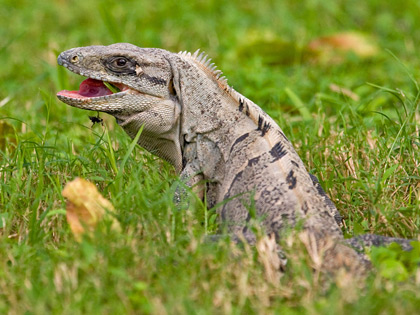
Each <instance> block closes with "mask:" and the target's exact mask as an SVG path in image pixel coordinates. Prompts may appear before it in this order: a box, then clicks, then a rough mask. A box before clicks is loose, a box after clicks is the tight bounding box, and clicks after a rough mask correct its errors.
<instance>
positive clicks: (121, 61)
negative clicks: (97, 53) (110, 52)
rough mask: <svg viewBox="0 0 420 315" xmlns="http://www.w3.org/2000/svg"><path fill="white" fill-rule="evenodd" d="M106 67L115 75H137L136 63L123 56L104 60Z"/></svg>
mask: <svg viewBox="0 0 420 315" xmlns="http://www.w3.org/2000/svg"><path fill="white" fill-rule="evenodd" d="M104 65H105V67H107V68H108V69H109V70H111V71H112V72H115V73H127V74H135V73H136V62H135V61H133V60H131V59H129V58H126V57H123V56H113V57H111V58H108V59H106V60H104Z"/></svg>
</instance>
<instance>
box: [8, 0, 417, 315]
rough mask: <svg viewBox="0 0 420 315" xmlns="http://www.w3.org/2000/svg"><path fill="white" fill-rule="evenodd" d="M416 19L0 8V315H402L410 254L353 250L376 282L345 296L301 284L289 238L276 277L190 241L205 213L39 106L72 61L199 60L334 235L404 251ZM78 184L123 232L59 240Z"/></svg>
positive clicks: (99, 131) (199, 240) (410, 199)
mask: <svg viewBox="0 0 420 315" xmlns="http://www.w3.org/2000/svg"><path fill="white" fill-rule="evenodd" d="M419 21H420V2H418V1H417V0H407V1H403V2H398V3H397V2H395V1H383V0H382V1H380V0H368V1H359V0H356V1H345V0H322V1H321V0H304V1H292V0H278V1H269V0H264V1H249V0H242V1H236V0H235V1H229V2H227V3H223V4H222V3H221V2H220V1H213V0H210V1H177V2H175V1H169V0H168V1H150V0H137V1H111V0H108V1H93V0H84V1H80V0H74V1H70V0H69V1H65V0H60V1H59V0H56V1H42V2H41V1H28V0H13V1H11V0H0V26H1V27H0V56H1V59H2V60H3V62H2V63H0V82H1V87H2V88H1V91H0V313H10V314H23V313H27V314H46V313H53V314H63V313H64V314H79V313H83V314H96V313H98V314H118V313H140V314H143V313H146V314H147V313H153V314H165V313H167V314H185V313H189V314H218V313H227V314H232V313H233V314H239V313H241V314H242V313H244V314H248V313H261V314H270V313H299V314H301V313H310V314H317V313H328V314H354V313H359V314H360V313H363V314H384V313H386V314H388V313H389V314H396V313H398V314H414V313H417V312H418V311H419V309H420V269H419V268H418V264H419V262H420V259H419V256H420V247H416V248H415V249H414V250H413V251H412V252H411V253H403V252H401V251H400V250H399V248H398V247H390V248H381V249H372V250H371V251H368V254H369V255H370V257H371V259H372V261H373V265H374V268H373V270H372V271H371V272H370V273H369V274H368V275H367V276H366V278H365V279H363V280H358V281H353V280H354V279H351V278H350V277H349V276H348V275H346V274H338V275H331V274H325V273H322V272H321V273H319V272H314V271H313V268H312V267H313V261H312V260H311V257H310V255H309V254H308V252H307V251H306V249H305V246H304V245H303V244H302V243H300V242H299V241H298V240H294V239H293V238H288V239H286V240H285V241H284V244H282V246H283V248H284V251H285V253H286V255H287V257H288V265H287V269H286V272H285V273H284V274H282V273H279V272H277V271H276V270H271V269H270V267H269V266H267V265H266V264H264V253H263V252H261V251H259V250H258V249H256V248H254V247H249V246H245V247H244V248H240V247H238V246H235V245H233V244H231V243H229V242H227V241H226V242H224V241H222V242H219V243H207V242H203V238H204V236H205V235H208V234H212V233H215V231H216V229H217V224H216V215H215V212H214V210H213V209H206V208H205V207H204V206H203V204H201V203H199V202H197V203H195V204H194V207H190V208H188V209H184V210H182V211H180V210H179V209H178V208H177V207H176V206H175V205H174V203H173V195H174V190H175V187H176V186H177V184H178V183H179V179H178V178H177V176H176V174H175V172H174V170H173V168H172V167H171V166H170V165H169V164H167V163H166V162H163V161H161V160H159V159H158V158H156V157H154V156H153V155H151V154H149V153H147V152H145V151H144V150H143V149H142V148H139V147H135V148H134V149H133V150H132V151H131V149H130V144H131V140H130V139H129V138H128V136H127V135H126V134H125V133H124V132H123V131H122V130H121V129H120V128H119V127H118V126H117V124H116V123H115V119H114V118H112V117H110V116H107V115H105V114H101V118H103V119H104V124H103V126H102V125H101V124H96V125H94V126H92V123H91V121H90V120H89V118H88V116H89V115H90V116H92V115H96V113H93V114H92V113H91V112H88V111H83V110H79V109H75V108H71V107H69V106H67V105H65V104H63V103H61V102H59V101H58V100H57V98H56V97H55V94H56V92H57V91H59V90H62V89H77V87H78V85H79V84H80V82H81V80H82V78H81V77H78V76H77V75H75V74H71V73H69V72H67V71H66V70H65V69H64V68H61V67H58V65H57V64H56V58H57V56H58V54H59V53H60V52H61V51H64V50H66V49H69V48H72V47H78V46H86V45H93V44H104V45H105V44H111V43H115V42H130V43H132V44H136V45H138V46H142V47H159V48H164V49H167V50H170V51H174V52H177V51H181V50H182V51H184V50H187V51H195V50H196V49H198V48H200V49H202V50H204V51H205V52H206V53H207V54H209V55H210V56H211V57H212V59H213V61H214V62H215V63H216V64H217V65H218V68H219V69H222V70H223V72H224V75H226V77H227V78H228V82H229V84H230V85H231V86H233V87H234V88H235V89H236V90H237V91H239V92H240V93H242V94H244V95H245V96H246V97H248V98H250V99H251V100H253V101H254V102H255V103H256V104H259V105H260V106H261V107H262V108H263V109H264V110H265V111H266V112H267V113H269V114H270V116H272V117H273V118H274V119H275V120H276V121H277V122H278V123H279V125H280V126H281V128H282V129H283V131H284V132H285V134H286V135H287V136H288V138H289V139H290V140H291V142H292V143H293V144H294V145H295V148H296V150H297V152H298V154H299V155H300V156H301V158H302V160H303V161H304V163H305V165H306V166H307V169H308V170H309V171H311V172H312V173H313V174H315V175H316V176H317V177H318V178H319V180H320V182H321V183H322V185H323V187H324V189H325V190H326V192H327V193H328V195H329V196H330V197H331V199H332V200H333V201H334V202H335V203H336V205H337V207H338V209H339V211H340V212H341V214H342V215H343V217H344V219H345V226H344V228H343V232H344V233H345V235H346V236H348V237H350V236H353V235H358V234H364V233H375V234H382V235H388V236H396V237H404V238H413V239H417V238H418V235H419V229H420V174H419V164H420V152H419V147H420V131H419V124H420V113H419V97H420V89H419V85H418V78H419V77H420V58H419V55H420V51H419V48H418V47H419V44H420V22H419ZM348 34H351V36H353V37H352V38H356V39H357V40H356V42H355V43H354V42H353V43H352V44H351V45H350V46H351V49H349V48H345V47H344V46H345V43H344V44H343V40H344V39H346V38H347V37H346V36H348ZM337 39H338V42H339V44H337V43H336V42H337ZM345 42H346V41H345ZM126 158H127V159H126ZM76 177H82V178H84V179H86V180H89V181H91V182H93V183H95V184H96V186H97V187H98V189H99V191H100V192H101V193H102V194H103V196H105V197H106V198H107V199H109V200H110V201H111V202H112V204H113V205H114V207H115V209H116V218H117V219H118V221H119V222H120V225H121V228H122V232H115V231H112V230H110V229H107V227H106V226H105V227H102V228H99V229H97V230H96V231H95V233H94V234H93V235H90V236H86V237H85V238H83V240H82V241H81V242H77V241H76V240H75V237H74V236H73V234H72V232H71V231H70V228H69V226H68V223H67V220H66V215H65V213H66V212H65V209H66V202H65V199H64V197H62V195H61V191H62V189H63V187H64V186H65V184H66V183H67V182H69V181H71V180H73V179H74V178H76ZM416 246H417V245H416Z"/></svg>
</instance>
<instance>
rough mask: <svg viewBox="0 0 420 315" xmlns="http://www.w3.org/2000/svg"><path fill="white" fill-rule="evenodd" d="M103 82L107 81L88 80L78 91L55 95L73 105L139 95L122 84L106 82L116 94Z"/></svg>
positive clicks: (61, 92)
mask: <svg viewBox="0 0 420 315" xmlns="http://www.w3.org/2000/svg"><path fill="white" fill-rule="evenodd" d="M104 82H108V81H105V80H98V79H96V78H88V79H86V80H84V81H83V82H82V83H81V84H80V87H79V90H78V91H68V90H63V91H60V92H58V93H57V97H58V98H59V99H60V101H62V102H64V103H67V104H69V105H73V104H75V103H77V104H87V103H95V102H98V101H99V102H101V101H104V100H106V101H110V100H113V99H116V98H121V97H123V96H124V95H125V94H136V93H139V94H140V92H138V91H135V90H133V89H131V88H130V87H128V86H127V85H124V84H122V83H111V82H108V83H109V84H111V85H112V86H113V87H114V88H115V90H117V92H113V91H111V90H110V89H109V88H108V87H107V86H105V84H104ZM118 90H119V91H118Z"/></svg>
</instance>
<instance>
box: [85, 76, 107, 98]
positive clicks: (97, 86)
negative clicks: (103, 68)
mask: <svg viewBox="0 0 420 315" xmlns="http://www.w3.org/2000/svg"><path fill="white" fill-rule="evenodd" d="M79 94H80V95H82V96H87V97H97V96H104V95H110V94H112V92H111V91H110V90H109V89H108V88H107V87H106V86H105V84H104V83H103V82H102V81H99V80H95V79H90V78H89V79H86V80H84V81H83V82H82V83H80V86H79Z"/></svg>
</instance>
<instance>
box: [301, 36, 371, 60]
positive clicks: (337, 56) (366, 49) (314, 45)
mask: <svg viewBox="0 0 420 315" xmlns="http://www.w3.org/2000/svg"><path fill="white" fill-rule="evenodd" d="M308 50H309V52H311V53H312V56H313V57H315V59H316V60H317V61H329V62H333V63H340V62H342V61H343V60H344V59H345V54H346V53H349V52H351V53H353V54H355V55H356V56H358V57H359V58H361V59H364V58H370V57H374V56H376V55H378V53H379V48H378V46H377V45H376V44H375V42H374V40H373V39H372V38H370V37H369V36H368V35H365V34H362V33H358V32H344V33H338V34H334V35H331V36H325V37H319V38H316V39H314V40H312V41H311V42H310V43H309V44H308Z"/></svg>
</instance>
